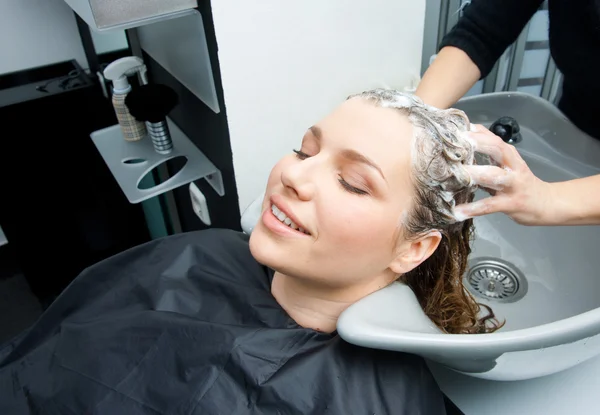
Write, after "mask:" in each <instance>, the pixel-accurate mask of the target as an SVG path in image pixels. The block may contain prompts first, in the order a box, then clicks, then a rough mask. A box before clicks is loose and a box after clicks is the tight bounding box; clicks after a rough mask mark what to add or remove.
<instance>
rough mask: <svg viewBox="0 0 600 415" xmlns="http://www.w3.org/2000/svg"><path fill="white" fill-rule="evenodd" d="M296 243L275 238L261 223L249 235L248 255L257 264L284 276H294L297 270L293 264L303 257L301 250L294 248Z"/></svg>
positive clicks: (298, 247)
mask: <svg viewBox="0 0 600 415" xmlns="http://www.w3.org/2000/svg"><path fill="white" fill-rule="evenodd" d="M297 243H298V241H285V240H281V239H279V238H277V237H276V236H274V235H272V234H271V233H270V232H269V230H268V229H266V228H265V226H264V225H263V224H262V223H261V224H259V225H257V226H256V228H254V230H253V231H252V234H251V235H250V253H251V254H252V256H253V257H254V259H255V260H256V262H258V263H259V264H262V265H264V266H266V267H269V268H271V269H272V270H274V271H278V272H281V273H283V274H286V275H288V274H289V275H295V274H297V271H298V270H297V269H296V267H295V265H294V263H296V261H298V258H299V257H303V255H302V254H301V251H302V248H301V246H296V244H297Z"/></svg>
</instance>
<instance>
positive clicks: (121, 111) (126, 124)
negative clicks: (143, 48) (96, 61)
mask: <svg viewBox="0 0 600 415" xmlns="http://www.w3.org/2000/svg"><path fill="white" fill-rule="evenodd" d="M145 71H146V66H145V65H144V62H143V61H142V60H141V59H140V58H138V57H137V56H127V57H124V58H121V59H117V60H116V61H114V62H112V63H111V64H110V65H108V66H107V67H106V69H104V77H105V78H106V79H110V80H111V81H112V83H113V88H112V90H113V96H112V104H113V107H114V109H115V114H116V115H117V120H118V121H119V124H120V125H121V131H122V132H123V138H124V139H125V140H126V141H138V140H141V139H142V138H144V137H145V136H146V134H147V133H148V132H147V130H146V124H145V123H144V122H141V121H138V120H136V119H135V118H134V117H133V116H132V115H131V114H130V112H129V109H128V108H127V105H125V98H126V97H127V94H128V93H129V91H131V85H130V84H129V80H128V79H127V77H128V76H130V75H134V74H135V73H137V72H141V73H142V74H145Z"/></svg>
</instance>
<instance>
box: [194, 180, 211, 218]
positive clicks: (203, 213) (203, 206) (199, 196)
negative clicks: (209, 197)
mask: <svg viewBox="0 0 600 415" xmlns="http://www.w3.org/2000/svg"><path fill="white" fill-rule="evenodd" d="M190 199H191V200H192V209H194V213H195V214H196V216H198V217H199V218H200V220H201V221H202V223H204V224H205V225H206V226H210V214H209V213H208V204H207V203H206V197H204V193H202V192H201V191H200V189H198V186H196V185H195V184H194V183H193V182H192V183H190Z"/></svg>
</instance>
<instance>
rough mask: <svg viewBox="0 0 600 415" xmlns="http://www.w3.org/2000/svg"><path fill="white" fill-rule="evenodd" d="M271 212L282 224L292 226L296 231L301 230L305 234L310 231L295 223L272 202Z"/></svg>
mask: <svg viewBox="0 0 600 415" xmlns="http://www.w3.org/2000/svg"><path fill="white" fill-rule="evenodd" d="M271 212H273V216H275V217H276V218H277V219H278V220H279V221H280V222H281V223H283V224H284V225H287V226H289V227H290V228H292V229H294V230H296V231H299V232H302V233H304V234H306V235H310V233H309V232H308V231H306V230H305V229H304V228H302V227H300V226H298V225H296V224H295V223H294V221H293V220H291V219H290V218H289V217H288V216H287V215H286V214H285V213H283V212H282V211H281V209H279V208H278V207H277V206H275V205H274V204H271Z"/></svg>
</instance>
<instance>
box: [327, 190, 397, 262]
mask: <svg viewBox="0 0 600 415" xmlns="http://www.w3.org/2000/svg"><path fill="white" fill-rule="evenodd" d="M352 199H355V198H354V197H352V198H348V199H346V200H345V201H344V202H345V203H344V204H341V203H338V204H336V203H332V204H331V205H332V206H335V208H328V209H326V212H324V215H323V216H324V217H325V218H326V219H325V220H324V222H323V223H321V226H320V228H321V230H322V231H323V234H324V235H325V234H326V235H327V237H328V238H331V240H332V241H331V242H332V245H333V246H337V247H343V248H344V250H345V251H346V252H350V253H355V254H360V253H361V252H363V253H364V252H367V251H368V252H373V249H374V248H375V247H376V248H377V250H378V252H381V254H382V255H387V254H388V253H389V252H390V251H391V249H392V241H393V238H394V234H395V230H396V227H397V222H398V221H397V216H398V215H397V214H396V215H392V214H391V212H390V211H389V209H386V206H384V205H381V204H380V203H377V202H371V203H370V202H368V201H363V200H352ZM394 218H396V219H394ZM320 222H321V221H320Z"/></svg>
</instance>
